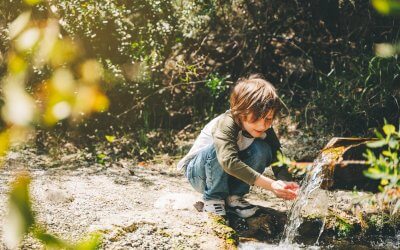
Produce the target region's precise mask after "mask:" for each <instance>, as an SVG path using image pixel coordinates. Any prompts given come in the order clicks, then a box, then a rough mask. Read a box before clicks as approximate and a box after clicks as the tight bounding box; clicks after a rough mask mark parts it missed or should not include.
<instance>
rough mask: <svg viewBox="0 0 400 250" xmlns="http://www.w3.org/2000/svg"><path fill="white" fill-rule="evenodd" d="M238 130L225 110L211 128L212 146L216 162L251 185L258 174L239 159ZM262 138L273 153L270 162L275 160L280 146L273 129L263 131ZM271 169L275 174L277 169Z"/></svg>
mask: <svg viewBox="0 0 400 250" xmlns="http://www.w3.org/2000/svg"><path fill="white" fill-rule="evenodd" d="M240 130H241V128H240V126H239V125H238V124H236V122H235V121H234V119H233V117H232V114H231V112H229V111H228V112H226V113H225V114H223V115H222V117H221V118H220V119H219V120H218V122H217V124H216V125H215V126H214V127H213V129H212V137H213V141H214V146H215V149H216V153H217V158H218V162H219V163H220V164H221V166H222V168H223V169H224V171H225V172H227V173H228V174H230V175H232V176H235V177H236V178H238V179H240V180H242V181H244V182H246V183H248V184H249V185H253V184H254V182H255V180H256V179H257V177H258V176H260V174H259V173H258V172H256V171H255V170H254V169H252V168H251V167H249V166H248V165H246V164H245V163H244V162H243V161H241V160H240V159H239V155H238V153H239V148H238V145H237V138H238V134H239V131H240ZM243 134H247V135H248V136H250V135H249V134H248V133H247V132H245V131H243ZM250 137H251V136H250ZM263 140H265V141H266V142H267V143H268V144H269V145H270V147H271V149H272V155H273V161H272V162H275V161H276V155H277V152H278V151H279V150H280V147H281V145H280V142H279V140H278V138H277V136H276V134H275V131H274V130H273V129H272V128H269V129H268V130H267V131H266V132H265V137H264V139H263ZM273 170H274V173H275V175H277V174H278V173H277V171H276V170H275V169H273Z"/></svg>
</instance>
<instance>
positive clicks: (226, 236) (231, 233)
mask: <svg viewBox="0 0 400 250" xmlns="http://www.w3.org/2000/svg"><path fill="white" fill-rule="evenodd" d="M208 216H209V218H210V222H211V227H212V229H213V231H214V233H215V234H216V235H217V236H218V238H220V239H222V240H223V241H224V246H223V248H224V249H237V245H238V244H239V236H238V235H237V233H236V231H235V230H234V229H233V228H231V227H230V226H228V223H227V221H226V219H224V218H223V217H222V216H218V215H213V214H208Z"/></svg>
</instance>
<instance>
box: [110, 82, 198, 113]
mask: <svg viewBox="0 0 400 250" xmlns="http://www.w3.org/2000/svg"><path fill="white" fill-rule="evenodd" d="M205 82H206V81H205V80H201V81H194V82H181V83H177V84H174V85H170V86H166V87H163V88H161V89H158V90H157V91H154V92H153V93H151V94H149V95H147V96H145V97H143V98H142V99H141V100H140V101H139V103H138V104H136V105H135V106H133V107H131V108H130V109H128V110H125V111H124V112H122V113H121V114H119V115H117V116H116V117H117V118H120V117H121V116H123V115H126V114H127V113H129V112H131V111H133V110H135V109H136V108H137V107H139V106H140V105H142V104H143V103H144V102H145V101H146V100H147V99H149V98H150V97H152V96H153V95H155V94H157V93H159V92H160V91H161V92H163V91H165V90H167V89H172V88H175V87H176V86H180V85H190V84H198V83H205Z"/></svg>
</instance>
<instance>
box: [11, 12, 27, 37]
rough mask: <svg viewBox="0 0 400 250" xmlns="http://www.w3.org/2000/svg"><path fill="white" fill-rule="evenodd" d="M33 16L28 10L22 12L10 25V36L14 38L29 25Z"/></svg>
mask: <svg viewBox="0 0 400 250" xmlns="http://www.w3.org/2000/svg"><path fill="white" fill-rule="evenodd" d="M30 18H31V12H30V11H26V12H24V13H22V14H20V15H19V16H18V17H17V18H16V19H15V20H14V21H13V22H12V23H11V24H10V25H9V28H8V30H9V37H10V39H14V38H15V37H16V36H17V35H19V33H21V31H22V30H23V29H25V27H26V26H27V25H28V23H29V20H30Z"/></svg>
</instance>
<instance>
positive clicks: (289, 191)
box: [271, 181, 299, 200]
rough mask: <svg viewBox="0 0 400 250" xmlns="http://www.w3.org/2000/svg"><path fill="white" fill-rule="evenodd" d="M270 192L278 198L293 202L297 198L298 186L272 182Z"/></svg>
mask: <svg viewBox="0 0 400 250" xmlns="http://www.w3.org/2000/svg"><path fill="white" fill-rule="evenodd" d="M271 188H272V190H271V191H272V192H273V193H274V194H275V195H276V196H277V197H279V198H283V199H285V200H294V199H295V198H296V197H297V192H298V190H299V185H298V184H297V183H295V182H284V181H274V182H273V183H272V184H271Z"/></svg>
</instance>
